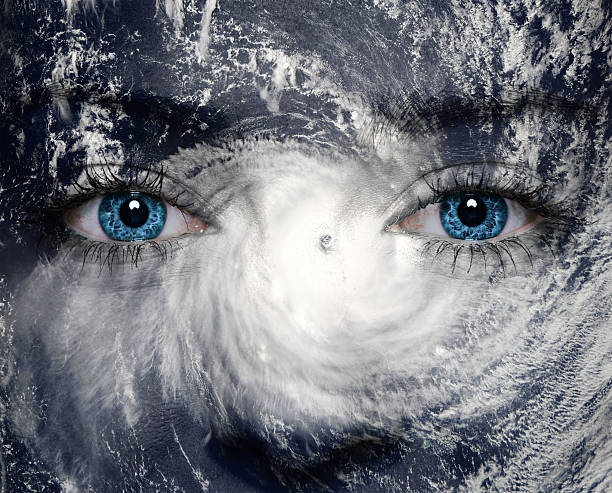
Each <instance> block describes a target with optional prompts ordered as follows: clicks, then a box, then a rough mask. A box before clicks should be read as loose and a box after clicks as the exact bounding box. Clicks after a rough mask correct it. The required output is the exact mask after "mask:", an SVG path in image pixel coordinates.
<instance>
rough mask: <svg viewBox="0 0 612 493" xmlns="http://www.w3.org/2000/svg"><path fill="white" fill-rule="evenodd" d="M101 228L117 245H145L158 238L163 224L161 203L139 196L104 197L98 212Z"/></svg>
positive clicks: (163, 213)
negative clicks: (127, 243)
mask: <svg viewBox="0 0 612 493" xmlns="http://www.w3.org/2000/svg"><path fill="white" fill-rule="evenodd" d="M98 216H99V220H100V226H101V227H102V230H103V231H104V233H106V235H107V236H108V237H109V238H111V239H113V240H117V241H147V240H152V239H153V238H156V237H157V236H159V234H160V233H161V232H162V230H163V229H164V224H165V222H166V206H165V205H164V202H163V201H162V200H161V199H159V198H157V197H154V196H152V195H148V194H145V193H141V192H118V193H111V194H108V195H105V196H104V198H103V199H102V201H101V202H100V208H99V211H98Z"/></svg>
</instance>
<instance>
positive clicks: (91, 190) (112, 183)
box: [51, 163, 214, 226]
mask: <svg viewBox="0 0 612 493" xmlns="http://www.w3.org/2000/svg"><path fill="white" fill-rule="evenodd" d="M131 166H132V167H131V168H130V169H129V173H132V171H134V172H135V173H140V174H144V175H145V176H144V177H141V178H143V179H146V181H138V179H134V180H133V181H130V180H129V179H127V178H123V177H122V176H121V175H120V174H119V173H117V172H115V170H113V168H116V169H119V168H121V165H112V164H108V163H100V164H87V165H86V166H85V167H84V168H83V171H85V172H86V173H89V175H88V176H86V181H87V183H86V184H84V185H83V184H80V183H77V182H72V183H70V184H68V185H67V189H68V192H67V196H66V197H65V198H63V199H61V200H52V206H51V207H52V208H54V209H58V210H66V209H68V208H71V207H77V206H79V205H82V204H83V203H85V202H87V201H88V200H91V199H92V198H94V197H96V196H99V195H104V194H107V193H113V192H119V191H125V190H134V191H140V192H143V193H148V194H151V195H155V196H158V197H160V198H161V199H163V200H165V201H166V202H168V203H169V204H170V205H171V206H173V207H177V208H179V209H181V210H184V211H186V212H188V213H191V214H194V215H197V216H198V217H200V219H202V220H204V221H206V222H209V223H210V224H211V226H212V225H213V223H214V217H213V216H214V211H213V209H212V207H211V206H210V204H209V201H208V200H206V199H205V198H204V197H203V196H202V195H201V194H200V193H198V192H197V191H196V190H194V189H193V188H192V187H190V186H189V185H187V184H186V183H185V182H184V181H183V180H181V179H179V178H178V177H176V176H174V175H173V174H172V173H171V172H168V169H167V168H165V167H163V166H162V165H152V166H149V167H144V166H138V165H131ZM147 176H148V178H147ZM91 178H93V180H92V179H91ZM105 180H106V183H105ZM149 180H150V181H149ZM168 183H170V184H171V188H178V189H179V190H168V187H169V185H168ZM151 184H154V185H153V186H150V185H151ZM189 199H193V200H189ZM202 216H204V217H202Z"/></svg>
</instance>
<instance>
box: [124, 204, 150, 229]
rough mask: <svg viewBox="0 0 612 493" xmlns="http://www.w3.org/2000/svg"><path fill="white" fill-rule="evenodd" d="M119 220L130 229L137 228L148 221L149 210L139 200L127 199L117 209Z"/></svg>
mask: <svg viewBox="0 0 612 493" xmlns="http://www.w3.org/2000/svg"><path fill="white" fill-rule="evenodd" d="M119 219H121V221H122V222H123V224H125V225H126V226H128V227H130V228H139V227H140V226H142V225H143V224H145V223H146V222H147V220H148V219H149V208H148V207H147V204H145V203H144V202H143V201H141V200H138V199H134V198H132V199H128V200H126V201H125V202H124V203H123V205H121V207H120V208H119Z"/></svg>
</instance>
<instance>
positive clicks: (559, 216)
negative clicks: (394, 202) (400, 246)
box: [387, 163, 580, 277]
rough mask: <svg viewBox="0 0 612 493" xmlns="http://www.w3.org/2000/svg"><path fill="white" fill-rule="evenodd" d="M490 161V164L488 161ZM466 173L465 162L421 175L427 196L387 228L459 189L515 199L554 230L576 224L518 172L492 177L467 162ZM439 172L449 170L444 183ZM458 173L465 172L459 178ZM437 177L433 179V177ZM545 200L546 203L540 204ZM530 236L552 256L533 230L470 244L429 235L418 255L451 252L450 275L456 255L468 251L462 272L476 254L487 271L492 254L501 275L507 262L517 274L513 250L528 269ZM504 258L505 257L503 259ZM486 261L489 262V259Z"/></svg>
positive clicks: (542, 189) (564, 230) (547, 243)
mask: <svg viewBox="0 0 612 493" xmlns="http://www.w3.org/2000/svg"><path fill="white" fill-rule="evenodd" d="M491 164H493V163H491ZM468 166H469V168H468V170H467V172H466V168H465V165H464V166H463V167H462V166H461V165H454V166H452V167H446V168H443V169H442V170H435V171H432V172H430V173H427V174H425V175H424V176H423V177H422V178H421V179H422V181H423V183H425V185H426V186H427V188H428V191H429V192H428V198H427V200H423V199H422V198H421V197H420V196H417V202H418V208H416V209H414V210H411V211H410V212H408V213H404V214H401V217H398V218H396V220H394V221H393V222H392V223H391V224H389V225H388V226H387V227H389V226H391V225H392V224H394V223H395V222H396V221H397V220H401V218H403V217H407V216H409V215H411V214H413V213H415V212H417V211H418V210H420V209H424V208H425V207H426V206H428V205H430V204H434V203H438V202H441V201H443V200H444V198H445V196H446V195H448V194H449V193H457V192H459V193H461V192H488V193H493V194H497V195H501V196H503V197H506V198H508V199H510V200H516V201H517V202H519V203H520V204H521V205H523V206H524V207H525V208H527V209H530V210H533V211H535V212H537V213H538V214H539V215H540V216H541V217H542V218H544V219H545V221H546V223H547V225H548V226H549V227H554V228H555V230H556V231H558V232H561V233H567V234H569V235H570V236H573V234H574V233H575V231H574V230H575V229H576V228H577V227H578V226H580V223H579V222H578V219H577V218H576V217H575V216H574V215H572V214H571V213H570V212H569V210H568V209H567V208H566V207H564V206H563V204H561V203H552V202H550V201H547V200H545V199H544V197H543V195H544V194H545V193H546V192H547V188H546V187H545V186H544V185H542V184H538V185H537V186H529V185H526V181H528V180H524V179H523V178H525V175H524V174H523V175H521V173H511V172H508V173H506V174H502V176H498V177H495V173H493V172H490V173H487V168H486V166H484V165H482V163H477V164H472V165H469V164H468ZM477 167H482V168H483V169H482V172H480V173H476V169H477ZM440 171H450V173H451V179H450V180H447V181H446V182H444V181H443V180H442V178H441V177H440ZM434 173H436V175H435V176H432V178H431V179H430V178H428V177H429V175H434ZM461 173H465V176H464V177H463V178H462V177H461ZM436 177H437V179H436ZM544 203H547V205H543V204H544ZM528 239H530V240H532V242H533V243H534V244H536V243H538V242H539V243H541V244H543V245H545V246H546V248H547V249H548V250H549V251H550V252H551V254H552V256H553V258H554V257H556V255H555V251H554V248H553V246H552V243H551V241H550V240H549V239H548V238H547V235H545V234H542V233H536V232H531V231H529V232H525V233H522V234H520V235H515V236H510V237H505V238H502V239H500V240H496V241H486V240H485V241H478V242H472V243H469V244H467V243H458V242H456V241H452V240H450V239H447V238H433V239H429V240H427V241H426V242H425V244H424V245H423V247H422V248H421V255H422V256H425V255H427V254H428V253H431V252H432V251H433V250H434V249H435V253H434V254H433V258H432V262H433V261H435V260H436V259H437V258H438V257H440V256H441V255H443V254H444V253H445V252H448V251H450V252H451V255H452V257H451V261H450V271H451V273H452V274H454V273H455V271H456V268H457V263H458V260H459V259H460V254H461V253H462V252H464V251H465V252H466V253H467V254H469V263H468V266H467V271H466V274H469V273H470V272H471V270H472V267H473V265H474V263H475V257H476V256H482V262H483V264H484V265H483V266H484V270H485V272H486V270H487V261H488V259H489V256H491V255H492V256H493V258H494V259H496V260H497V262H498V265H499V267H500V268H501V276H502V277H506V276H507V274H508V273H507V271H506V267H507V265H512V267H513V269H514V273H518V268H517V263H516V261H515V257H514V255H513V252H522V253H523V254H525V255H526V256H527V258H528V260H529V265H530V266H531V268H533V267H534V263H533V260H534V255H533V253H532V252H531V250H530V247H529V245H527V244H526V241H527V240H528ZM504 257H507V259H506V260H508V262H506V261H505V260H504ZM489 264H490V262H489Z"/></svg>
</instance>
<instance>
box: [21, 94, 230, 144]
mask: <svg viewBox="0 0 612 493" xmlns="http://www.w3.org/2000/svg"><path fill="white" fill-rule="evenodd" d="M53 103H56V104H59V105H64V104H67V105H68V107H70V106H71V105H72V104H75V103H76V104H95V105H98V106H100V107H102V108H105V109H109V110H115V111H121V112H124V113H126V114H127V115H128V116H130V117H132V118H136V119H142V120H146V121H149V122H152V123H155V124H157V125H160V126H161V127H164V126H168V127H169V128H172V129H173V130H175V131H177V130H178V131H180V133H181V134H186V133H189V132H193V133H194V134H198V135H200V136H201V137H203V138H204V137H206V136H207V135H208V136H210V135H211V134H216V133H218V132H220V131H222V130H225V129H227V128H229V127H231V122H230V121H229V119H228V116H227V114H225V113H224V112H222V111H220V110H219V109H217V108H214V107H212V106H208V105H199V104H195V103H191V102H189V101H177V100H176V99H175V98H172V97H165V96H160V95H157V94H153V93H150V92H146V91H143V90H139V91H131V92H126V93H124V94H119V93H115V92H112V91H108V90H106V91H103V90H100V89H99V88H95V87H94V88H91V87H87V88H84V87H75V88H70V89H66V88H63V87H59V86H54V85H47V86H44V87H40V88H36V89H34V90H32V91H31V92H29V93H28V94H27V95H26V96H25V97H22V98H21V99H20V100H19V101H15V102H14V103H13V106H14V107H13V108H11V109H13V111H14V112H15V113H20V114H21V115H22V116H23V115H24V114H27V112H28V111H29V110H31V109H32V110H33V109H35V108H37V107H40V106H44V105H50V104H53Z"/></svg>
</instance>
